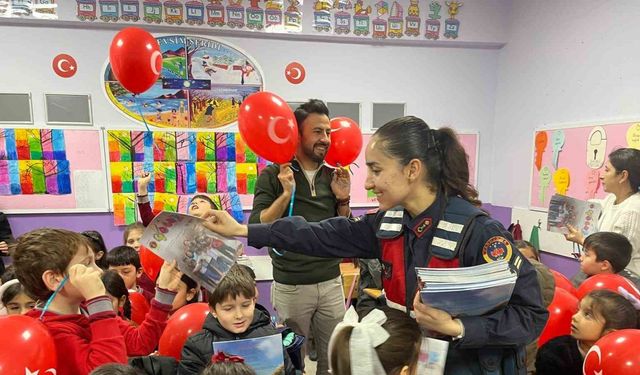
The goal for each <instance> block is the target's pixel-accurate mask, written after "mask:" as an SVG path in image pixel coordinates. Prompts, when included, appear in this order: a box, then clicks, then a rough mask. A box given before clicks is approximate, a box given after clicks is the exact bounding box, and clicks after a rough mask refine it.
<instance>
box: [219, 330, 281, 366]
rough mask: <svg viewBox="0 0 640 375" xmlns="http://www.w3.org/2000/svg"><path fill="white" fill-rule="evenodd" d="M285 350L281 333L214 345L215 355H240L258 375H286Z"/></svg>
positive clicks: (220, 342)
mask: <svg viewBox="0 0 640 375" xmlns="http://www.w3.org/2000/svg"><path fill="white" fill-rule="evenodd" d="M283 350H284V348H283V346H282V335H281V334H279V333H277V334H274V335H271V336H264V337H257V338H253V339H244V340H233V341H218V342H214V343H213V353H214V354H216V353H218V352H224V353H225V354H227V355H238V356H240V357H242V358H244V363H246V364H247V365H249V366H251V368H253V369H254V370H255V372H256V375H272V374H284V354H283Z"/></svg>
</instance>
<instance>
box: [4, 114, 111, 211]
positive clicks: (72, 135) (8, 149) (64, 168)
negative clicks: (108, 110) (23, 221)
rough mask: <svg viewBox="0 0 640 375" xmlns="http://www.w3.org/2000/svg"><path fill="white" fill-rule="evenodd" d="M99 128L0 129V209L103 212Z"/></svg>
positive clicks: (105, 197)
mask: <svg viewBox="0 0 640 375" xmlns="http://www.w3.org/2000/svg"><path fill="white" fill-rule="evenodd" d="M102 144H103V142H102V140H101V132H100V131H99V130H94V129H36V128H9V127H6V128H1V129H0V210H2V211H3V212H5V213H78V212H108V211H109V201H108V195H107V188H106V183H107V179H106V178H107V176H106V174H105V172H104V171H105V162H104V158H103V155H104V152H103V148H102Z"/></svg>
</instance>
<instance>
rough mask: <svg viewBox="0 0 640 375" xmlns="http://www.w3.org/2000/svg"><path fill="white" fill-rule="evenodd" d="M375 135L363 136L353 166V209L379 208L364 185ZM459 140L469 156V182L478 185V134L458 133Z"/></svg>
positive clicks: (374, 197)
mask: <svg viewBox="0 0 640 375" xmlns="http://www.w3.org/2000/svg"><path fill="white" fill-rule="evenodd" d="M372 135H373V134H363V135H362V151H361V152H360V155H358V158H357V159H356V161H355V163H354V165H352V166H351V170H352V171H353V175H352V177H351V206H352V207H377V206H378V202H377V200H376V196H375V194H373V193H372V192H370V191H367V190H365V188H364V183H365V180H366V179H367V165H366V162H365V158H364V153H365V149H366V146H367V144H368V143H369V140H370V139H371V136H372ZM458 139H459V140H460V143H462V146H463V147H464V149H465V151H466V152H467V155H468V156H469V182H470V183H471V185H474V186H475V185H476V184H477V176H478V141H479V135H478V133H472V132H466V133H458Z"/></svg>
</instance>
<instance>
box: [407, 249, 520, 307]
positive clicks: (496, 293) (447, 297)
mask: <svg viewBox="0 0 640 375" xmlns="http://www.w3.org/2000/svg"><path fill="white" fill-rule="evenodd" d="M416 274H417V276H418V282H419V285H420V297H421V299H422V302H423V303H425V304H427V305H430V306H431V307H435V308H437V309H440V310H444V311H446V312H448V313H449V314H451V315H452V316H454V317H457V316H479V315H483V314H486V313H488V312H490V311H493V310H495V309H498V308H500V307H501V306H504V305H506V304H507V303H508V302H509V299H510V298H511V293H512V292H513V288H514V287H515V285H516V279H517V278H518V275H517V274H516V273H515V272H513V271H512V270H511V268H510V266H509V262H508V261H506V260H500V261H496V262H492V263H486V264H482V265H479V266H473V267H463V268H420V267H416Z"/></svg>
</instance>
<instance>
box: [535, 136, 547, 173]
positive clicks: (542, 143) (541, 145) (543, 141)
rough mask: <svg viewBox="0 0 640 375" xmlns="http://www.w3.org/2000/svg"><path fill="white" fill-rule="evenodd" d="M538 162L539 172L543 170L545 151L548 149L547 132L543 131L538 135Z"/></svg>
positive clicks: (536, 142) (536, 162) (536, 163)
mask: <svg viewBox="0 0 640 375" xmlns="http://www.w3.org/2000/svg"><path fill="white" fill-rule="evenodd" d="M535 145H536V161H535V165H536V168H537V169H538V170H540V168H542V156H544V150H545V149H546V148H547V132H545V131H541V132H537V133H536V141H535Z"/></svg>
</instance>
